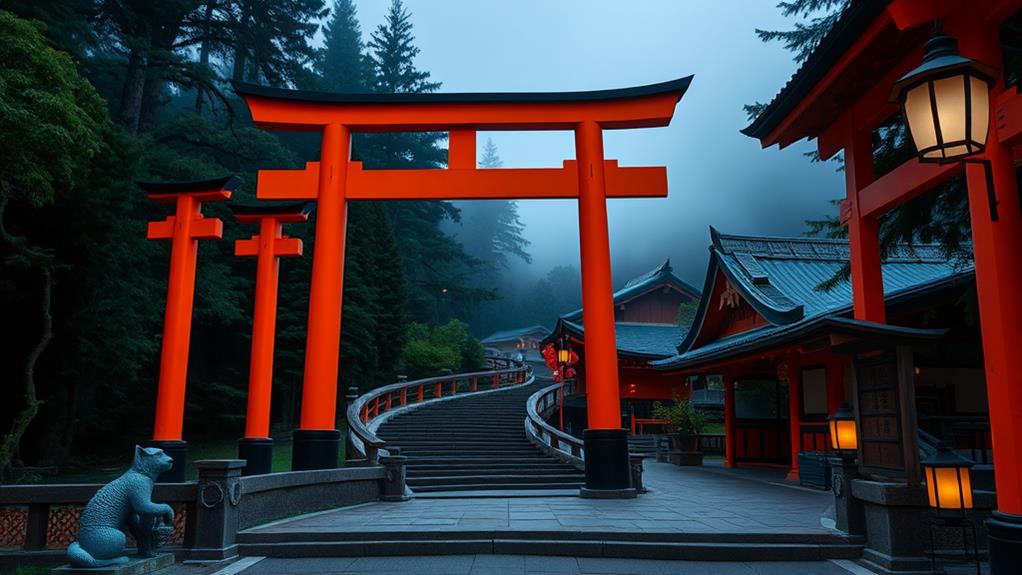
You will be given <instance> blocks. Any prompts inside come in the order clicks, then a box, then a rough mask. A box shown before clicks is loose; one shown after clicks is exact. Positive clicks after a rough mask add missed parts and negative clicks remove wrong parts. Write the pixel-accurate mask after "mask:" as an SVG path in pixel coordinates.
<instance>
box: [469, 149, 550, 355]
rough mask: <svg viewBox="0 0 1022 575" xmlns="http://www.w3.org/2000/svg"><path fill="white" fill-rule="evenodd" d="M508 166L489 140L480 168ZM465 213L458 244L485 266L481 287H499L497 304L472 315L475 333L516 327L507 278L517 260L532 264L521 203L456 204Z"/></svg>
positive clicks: (479, 279) (479, 274) (478, 275)
mask: <svg viewBox="0 0 1022 575" xmlns="http://www.w3.org/2000/svg"><path fill="white" fill-rule="evenodd" d="M503 165H504V162H503V161H501V159H500V155H499V154H498V153H497V146H496V145H494V143H493V140H492V139H489V138H488V139H487V140H486V144H485V145H484V146H483V154H482V158H480V159H479V167H481V168H483V169H497V168H500V167H501V166H503ZM456 205H457V207H458V209H459V210H461V226H460V227H458V228H456V229H457V238H458V241H460V242H461V244H462V245H463V246H464V247H465V251H466V252H467V253H468V254H469V255H471V256H472V257H475V258H477V259H479V260H480V261H482V262H483V264H482V266H480V269H479V271H478V272H477V273H476V284H475V285H477V286H498V287H497V294H496V295H497V298H498V299H497V300H496V301H490V302H481V303H480V304H479V305H478V306H477V307H476V309H474V310H473V313H472V314H471V320H472V321H471V325H472V328H473V330H474V331H475V332H476V333H478V334H481V335H485V334H487V333H490V332H492V331H494V330H496V329H501V328H506V327H515V326H514V325H511V324H512V323H514V322H516V321H517V318H516V316H515V315H514V313H513V310H512V307H513V305H514V298H513V297H511V294H512V292H511V290H510V289H508V287H507V286H508V285H509V283H508V282H505V281H504V276H505V274H506V272H507V270H508V268H509V266H510V264H511V258H512V257H517V258H519V259H521V260H522V261H524V262H525V263H530V262H532V256H531V255H529V252H528V251H527V250H528V247H529V240H527V239H525V238H524V237H523V236H522V232H524V230H525V226H524V225H523V224H522V222H521V220H520V219H519V217H518V202H515V201H510V200H485V201H481V200H476V201H467V202H459V203H458V204H456Z"/></svg>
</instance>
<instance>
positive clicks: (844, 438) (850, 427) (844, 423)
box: [837, 419, 859, 450]
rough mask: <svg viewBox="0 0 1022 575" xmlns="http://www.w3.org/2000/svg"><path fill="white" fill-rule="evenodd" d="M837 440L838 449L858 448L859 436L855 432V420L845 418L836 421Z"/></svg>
mask: <svg viewBox="0 0 1022 575" xmlns="http://www.w3.org/2000/svg"><path fill="white" fill-rule="evenodd" d="M837 442H838V445H839V446H840V449H848V450H852V449H858V448H859V438H858V437H857V436H856V433H855V420H854V419H845V420H839V421H838V422H837Z"/></svg>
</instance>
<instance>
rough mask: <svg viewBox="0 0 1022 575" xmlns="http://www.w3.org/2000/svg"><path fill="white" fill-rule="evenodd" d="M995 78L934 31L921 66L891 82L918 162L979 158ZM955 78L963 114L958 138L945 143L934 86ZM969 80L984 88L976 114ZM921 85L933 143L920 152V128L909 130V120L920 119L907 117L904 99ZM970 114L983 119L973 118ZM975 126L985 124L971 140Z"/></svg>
mask: <svg viewBox="0 0 1022 575" xmlns="http://www.w3.org/2000/svg"><path fill="white" fill-rule="evenodd" d="M997 76H998V71H997V69H996V68H993V67H992V66H988V65H987V64H984V63H982V62H980V61H978V60H973V59H971V58H966V57H964V56H962V55H961V54H959V52H958V42H957V40H955V39H954V38H953V37H951V36H948V35H946V34H943V33H941V32H939V31H938V32H937V33H935V34H934V36H933V37H931V38H930V39H929V40H928V41H927V42H926V45H925V48H924V55H923V62H922V64H920V65H919V66H918V67H917V68H915V69H914V70H912V71H911V72H909V73H908V74H905V75H904V76H902V77H901V78H900V79H899V80H898V81H897V82H895V83H894V87H893V90H892V92H891V100H892V101H893V102H897V103H898V104H899V105H900V106H901V110H902V116H903V117H904V119H905V124H906V125H907V126H908V132H909V136H910V138H911V139H912V145H913V146H914V147H915V148H916V154H917V156H918V157H919V161H920V162H927V163H937V164H947V163H951V162H956V161H961V160H963V159H965V158H967V157H969V156H974V155H976V154H980V153H982V152H983V151H984V150H985V149H986V142H987V138H988V137H989V133H990V99H989V89H990V87H991V86H992V85H993V83H994V82H995V81H996V79H997ZM957 77H961V78H962V83H961V89H962V91H963V93H962V106H961V109H962V111H963V112H964V114H965V117H964V118H963V121H962V124H963V125H964V129H963V131H962V134H961V136H962V137H961V138H956V139H953V140H947V139H946V136H947V134H945V129H946V126H943V127H942V122H941V114H940V109H939V107H940V104H941V102H939V101H938V97H937V92H938V86H937V82H940V81H942V80H948V79H950V78H957ZM973 80H979V81H980V82H982V83H983V84H984V85H985V86H986V90H984V91H983V95H984V96H986V99H985V100H984V101H983V102H982V103H981V105H980V106H979V107H978V110H974V106H973V103H974V102H973ZM924 85H925V86H926V91H927V94H928V96H929V107H930V110H929V117H928V118H926V119H927V120H929V123H927V128H932V131H933V135H934V137H935V139H936V142H935V143H933V144H932V145H926V146H924V147H922V148H920V147H919V145H918V144H919V136H920V134H919V132H920V127H921V126H920V125H918V124H917V125H915V127H913V122H912V121H911V120H912V118H914V117H915V118H921V116H916V115H913V114H909V113H908V112H909V111H908V96H909V94H910V93H912V92H913V91H914V90H915V89H917V88H919V87H921V86H924ZM974 111H975V112H977V113H979V114H981V115H983V116H984V117H983V118H974V117H973V115H974ZM924 115H925V114H924ZM977 122H983V123H985V124H986V129H985V130H984V131H983V133H982V137H981V138H976V139H973V138H972V135H973V134H972V132H973V128H974V127H975V125H976V123H977ZM950 150H962V152H964V153H955V154H953V155H948V152H949V151H950ZM934 152H937V154H934Z"/></svg>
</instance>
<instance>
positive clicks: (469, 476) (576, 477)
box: [408, 471, 585, 488]
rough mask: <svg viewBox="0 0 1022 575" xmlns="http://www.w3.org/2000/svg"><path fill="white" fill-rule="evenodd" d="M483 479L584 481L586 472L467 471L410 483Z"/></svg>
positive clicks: (415, 478)
mask: <svg viewBox="0 0 1022 575" xmlns="http://www.w3.org/2000/svg"><path fill="white" fill-rule="evenodd" d="M466 480H469V481H466ZM481 481H492V482H494V483H582V482H583V481H585V474H582V473H579V472H578V471H574V472H563V473H553V474H546V475H519V474H511V475H507V474H497V475H491V474H487V473H466V474H463V475H448V476H441V477H414V478H412V477H409V478H408V485H409V486H411V487H413V488H414V487H415V486H416V485H457V484H460V483H468V482H472V483H478V482H481Z"/></svg>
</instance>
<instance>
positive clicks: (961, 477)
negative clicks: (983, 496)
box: [921, 444, 973, 511]
mask: <svg viewBox="0 0 1022 575" xmlns="http://www.w3.org/2000/svg"><path fill="white" fill-rule="evenodd" d="M921 463H922V466H923V476H924V477H925V478H926V491H927V493H928V494H929V496H930V507H933V508H934V509H937V510H938V511H947V510H962V511H964V510H966V509H972V481H971V479H970V477H969V469H970V468H971V467H972V465H973V463H972V462H971V461H969V460H968V459H966V458H964V457H962V456H961V455H958V454H957V453H955V452H954V451H952V449H951V448H950V447H948V446H947V445H946V444H941V445H939V446H938V447H937V452H936V453H934V454H933V455H932V456H930V457H928V458H927V459H926V460H924V461H922V462H921Z"/></svg>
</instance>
